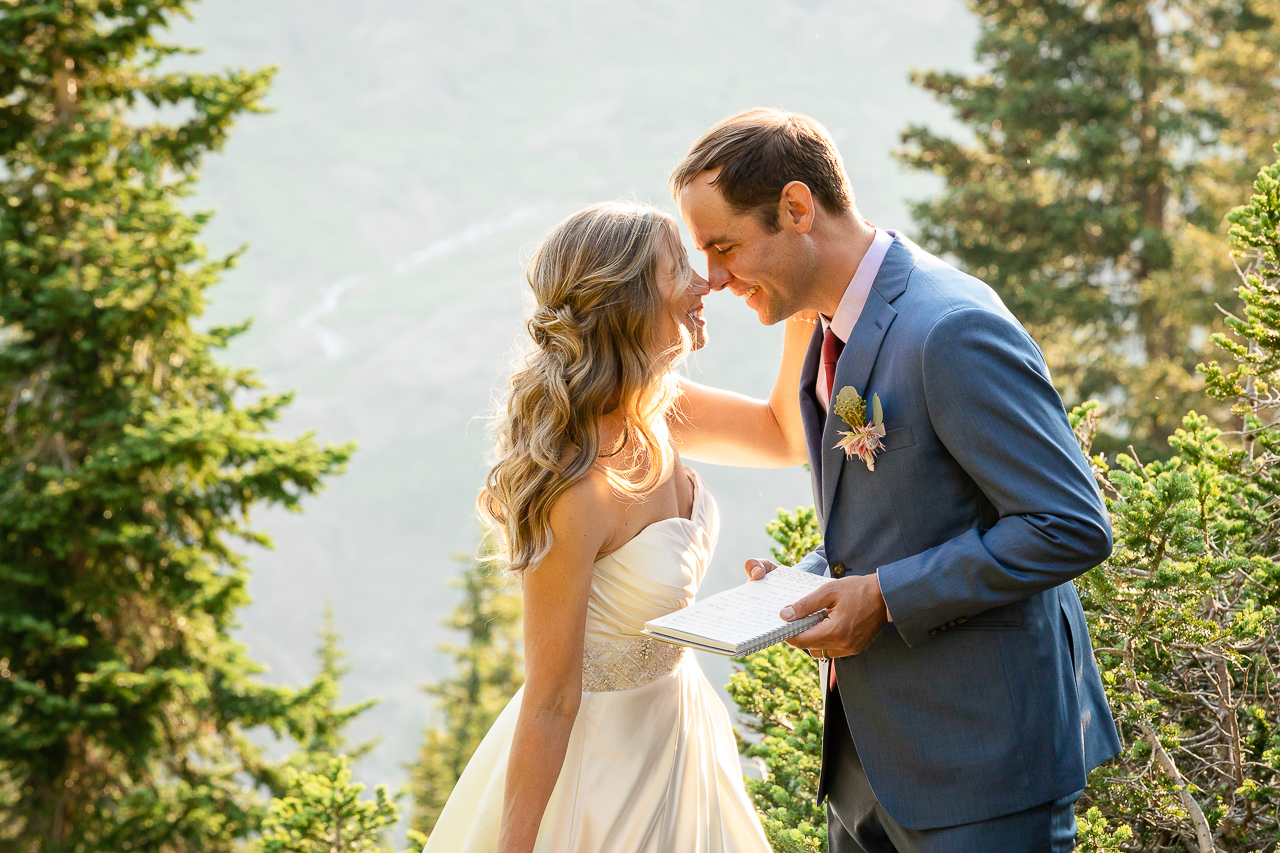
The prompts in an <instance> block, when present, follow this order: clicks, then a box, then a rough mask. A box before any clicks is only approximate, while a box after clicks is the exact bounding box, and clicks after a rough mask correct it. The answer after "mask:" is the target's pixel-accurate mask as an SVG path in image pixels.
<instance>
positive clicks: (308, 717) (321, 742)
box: [289, 604, 382, 772]
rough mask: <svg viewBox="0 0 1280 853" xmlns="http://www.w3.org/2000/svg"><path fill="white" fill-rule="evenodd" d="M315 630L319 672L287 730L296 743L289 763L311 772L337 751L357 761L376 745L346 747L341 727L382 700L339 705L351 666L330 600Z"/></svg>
mask: <svg viewBox="0 0 1280 853" xmlns="http://www.w3.org/2000/svg"><path fill="white" fill-rule="evenodd" d="M317 634H318V635H319V637H320V647H319V648H318V649H316V661H317V662H318V663H319V664H320V667H319V672H318V673H316V677H315V679H314V680H313V681H312V683H311V685H310V686H309V687H308V688H307V690H306V692H305V694H304V697H303V698H304V700H305V701H304V702H303V703H301V705H300V709H301V713H299V714H297V715H296V716H295V718H294V719H293V720H291V721H290V722H291V726H290V731H289V734H290V736H291V737H292V739H293V740H294V742H296V743H297V744H298V749H297V751H296V752H295V753H294V754H293V755H292V756H291V757H290V759H289V763H290V764H291V765H292V766H294V767H296V768H301V769H306V770H310V771H312V772H322V771H325V769H326V768H328V766H329V764H330V760H331V759H334V758H337V757H338V756H340V755H341V756H343V757H345V758H346V759H348V760H349V761H359V760H360V759H361V758H363V757H364V756H365V755H367V754H368V753H369V751H370V750H371V749H373V748H374V747H375V746H377V745H378V740H379V739H374V740H369V741H366V742H364V743H362V744H359V745H358V746H355V747H353V748H348V746H347V739H346V735H345V734H344V730H345V729H346V727H347V725H348V724H350V722H351V721H352V720H354V719H355V718H356V717H358V716H360V715H361V714H363V713H364V712H365V711H367V710H369V709H370V708H372V707H373V706H374V705H377V704H378V703H379V702H380V701H382V700H381V699H377V698H374V699H366V700H364V701H363V702H357V703H356V704H354V705H346V706H339V705H338V699H339V697H340V695H341V682H342V677H343V676H344V675H346V674H347V673H348V672H350V671H351V667H349V666H347V665H346V664H344V663H343V660H344V659H345V658H346V656H347V655H346V652H345V651H343V649H342V636H341V635H340V634H339V633H338V631H337V629H336V628H335V627H334V613H333V605H332V604H330V605H328V606H326V607H325V611H324V622H323V624H322V625H321V627H320V630H319V631H318V632H317Z"/></svg>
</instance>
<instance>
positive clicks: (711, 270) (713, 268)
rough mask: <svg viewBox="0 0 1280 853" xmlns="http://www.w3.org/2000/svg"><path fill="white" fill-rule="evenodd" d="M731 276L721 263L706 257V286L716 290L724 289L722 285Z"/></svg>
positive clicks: (726, 282) (727, 281)
mask: <svg viewBox="0 0 1280 853" xmlns="http://www.w3.org/2000/svg"><path fill="white" fill-rule="evenodd" d="M732 278H733V276H731V275H729V271H728V270H727V269H725V268H724V265H723V264H721V263H720V262H718V261H716V260H714V259H713V258H707V286H708V287H710V288H711V289H712V290H716V291H720V290H724V286H725V285H726V284H728V283H729V280H730V279H732Z"/></svg>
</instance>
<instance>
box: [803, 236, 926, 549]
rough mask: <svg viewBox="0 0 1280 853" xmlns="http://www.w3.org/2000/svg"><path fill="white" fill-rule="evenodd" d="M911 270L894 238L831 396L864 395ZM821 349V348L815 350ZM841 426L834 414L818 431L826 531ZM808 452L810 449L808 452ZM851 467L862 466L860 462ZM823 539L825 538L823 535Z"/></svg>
mask: <svg viewBox="0 0 1280 853" xmlns="http://www.w3.org/2000/svg"><path fill="white" fill-rule="evenodd" d="M914 266H915V258H914V257H913V256H912V253H911V252H910V251H909V250H908V249H907V247H906V246H905V245H904V244H903V241H902V240H901V239H900V238H895V239H894V241H893V245H891V246H890V247H889V251H888V253H887V254H886V255H885V257H884V261H883V262H882V263H881V264H880V271H879V272H878V273H876V280H875V283H874V284H873V285H872V286H871V292H870V293H868V294H867V302H866V304H865V305H863V306H862V313H861V314H859V315H858V322H857V323H855V324H854V326H853V331H852V332H851V333H850V334H849V341H848V343H846V344H845V347H844V352H842V353H841V354H840V361H839V362H838V363H837V364H836V379H835V384H834V385H833V386H832V396H833V397H834V396H835V395H836V394H838V393H839V392H840V389H841V388H844V387H845V386H846V385H852V386H853V387H854V388H855V389H856V390H857V392H858V393H859V394H863V395H865V394H866V393H867V380H868V379H869V378H870V377H871V370H872V368H873V367H875V363H876V357H877V356H878V355H879V353H880V345H881V344H882V343H884V337H885V334H886V333H888V331H889V326H890V325H892V324H893V320H894V318H895V317H897V316H898V312H897V311H896V310H894V307H893V305H891V304H890V303H892V302H893V300H895V299H897V298H898V297H899V296H900V295H902V292H903V291H904V290H906V289H907V277H908V276H909V275H910V274H911V269H912V267H914ZM819 348H821V347H819ZM845 428H846V426H845V423H844V421H842V420H841V419H840V417H839V416H838V415H835V414H834V413H832V414H829V415H827V418H826V425H825V427H824V429H823V431H822V447H821V454H822V455H821V459H822V473H821V478H822V523H823V531H824V534H825V531H826V519H828V518H830V517H831V504H832V503H833V502H834V501H835V496H836V484H837V483H838V482H839V480H840V472H841V471H842V470H843V468H844V465H845V462H846V459H845V455H844V451H843V450H840V449H839V448H837V447H836V444H837V443H838V442H839V441H840V436H839V433H840V431H841V430H843V429H845ZM811 452H812V448H811ZM852 464H855V465H862V464H863V462H862V461H861V460H856V461H855V462H853V463H852ZM824 538H825V535H824Z"/></svg>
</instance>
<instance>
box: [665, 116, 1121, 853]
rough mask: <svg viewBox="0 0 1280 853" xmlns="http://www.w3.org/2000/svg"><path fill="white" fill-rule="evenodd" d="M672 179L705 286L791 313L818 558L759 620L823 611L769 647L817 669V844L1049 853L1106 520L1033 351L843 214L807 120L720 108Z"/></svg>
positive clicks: (1080, 742)
mask: <svg viewBox="0 0 1280 853" xmlns="http://www.w3.org/2000/svg"><path fill="white" fill-rule="evenodd" d="M672 185H673V188H674V189H675V192H676V196H677V199H678V201H679V205H680V209H681V213H682V215H683V216H684V219H685V222H686V223H687V224H688V226H689V229H690V231H691V232H692V234H693V237H694V240H695V241H696V242H697V245H698V248H699V249H701V250H702V251H703V252H704V253H705V254H706V256H707V273H708V274H707V278H708V280H709V281H710V283H711V287H712V288H713V289H715V290H725V289H728V290H730V291H731V292H733V293H734V294H736V295H738V296H741V297H743V298H745V299H746V302H747V305H748V306H749V307H751V308H752V309H754V310H755V311H756V313H757V315H759V318H760V321H761V322H762V323H765V324H766V325H771V324H773V323H777V322H780V321H783V320H786V321H787V322H812V323H814V334H813V339H812V342H811V344H810V347H809V352H808V357H807V359H806V360H805V363H804V367H803V372H802V376H801V385H800V388H801V390H800V408H801V414H802V417H803V420H804V426H805V433H806V438H807V440H808V445H809V460H810V465H811V469H812V475H813V491H814V500H815V504H816V507H817V510H818V519H819V523H820V525H821V529H822V534H823V547H822V548H820V549H818V550H817V551H815V552H814V553H812V554H810V555H809V556H808V557H806V558H805V559H804V560H803V561H802V563H801V564H800V565H801V567H802V568H804V569H807V570H809V571H812V572H816V573H819V574H825V575H828V576H830V577H831V578H832V580H831V581H830V582H829V583H827V584H825V585H824V586H823V587H821V588H820V589H819V590H818V591H817V592H815V593H814V594H812V595H809V596H807V597H805V598H803V599H801V600H799V601H797V602H796V603H795V604H794V605H792V606H791V607H788V608H785V609H784V610H783V613H782V616H783V618H784V619H795V618H799V617H801V616H804V615H807V614H809V613H813V612H816V611H817V610H819V609H824V608H825V609H826V611H827V618H826V619H825V620H824V621H823V622H821V623H819V624H818V625H816V626H814V627H813V628H810V629H809V630H807V631H805V632H804V633H802V634H800V635H798V636H797V637H795V638H794V639H793V640H792V641H791V642H792V644H793V645H795V646H798V647H799V648H803V649H808V650H809V651H810V652H811V653H812V654H814V655H815V656H817V657H820V658H822V659H823V660H822V664H821V665H820V677H821V678H822V681H823V684H824V685H825V686H826V703H825V709H826V710H825V728H824V739H823V769H822V778H821V781H820V783H819V786H818V795H819V798H822V797H825V798H826V801H827V814H828V831H829V835H828V838H829V843H830V849H831V851H832V853H845V851H865V853H881V851H898V853H909V852H910V853H959V851H975V853H1017V851H1037V853H1038V851H1054V853H1057V851H1069V850H1072V849H1073V848H1074V846H1075V835H1076V825H1075V818H1074V813H1073V806H1074V804H1075V801H1076V800H1077V799H1078V798H1079V796H1080V794H1081V793H1082V791H1083V789H1084V786H1085V777H1086V774H1087V773H1088V772H1089V771H1090V770H1091V769H1092V768H1094V767H1096V766H1097V765H1098V764H1100V763H1101V762H1103V761H1105V760H1107V759H1108V758H1110V757H1111V756H1113V755H1115V754H1116V753H1117V752H1118V751H1119V741H1118V738H1117V736H1116V731H1115V725H1114V723H1113V721H1112V718H1111V713H1110V711H1109V710H1108V708H1107V704H1106V697H1105V695H1104V693H1103V688H1102V683H1101V680H1100V679H1099V677H1098V671H1097V666H1096V664H1095V662H1094V659H1093V649H1092V646H1091V645H1090V642H1089V634H1088V629H1087V627H1086V624H1085V619H1084V613H1083V611H1082V610H1081V607H1080V599H1079V597H1078V596H1077V595H1076V590H1075V586H1074V585H1073V584H1072V583H1071V579H1072V578H1074V577H1076V576H1077V575H1079V574H1081V573H1083V572H1085V571H1087V570H1089V569H1090V568H1092V567H1093V566H1096V565H1097V564H1099V563H1101V562H1102V561H1103V560H1104V559H1106V557H1107V555H1108V554H1110V552H1111V527H1110V523H1109V521H1108V517H1107V513H1106V509H1105V507H1104V505H1103V503H1102V499H1101V496H1100V494H1099V493H1098V488H1097V484H1096V483H1095V481H1094V477H1093V475H1092V473H1091V471H1090V469H1089V465H1088V463H1087V461H1086V460H1085V458H1084V455H1083V454H1082V453H1081V452H1080V449H1079V447H1078V446H1077V444H1076V441H1075V438H1074V436H1073V434H1072V431H1071V427H1070V424H1069V423H1068V420H1067V416H1066V412H1065V411H1064V410H1063V405H1062V400H1061V398H1060V397H1059V396H1058V394H1057V392H1056V391H1055V390H1054V388H1053V385H1052V383H1051V382H1050V379H1049V373H1048V369H1047V368H1046V366H1045V363H1044V358H1043V356H1042V355H1041V353H1040V350H1039V348H1038V347H1037V346H1036V344H1035V342H1034V341H1033V340H1032V339H1031V337H1030V336H1029V335H1028V334H1027V332H1026V331H1025V330H1024V329H1023V328H1022V326H1021V325H1020V324H1019V323H1018V321H1017V320H1016V319H1015V318H1014V317H1013V315H1012V314H1010V313H1009V311H1008V310H1007V309H1006V308H1005V306H1004V304H1003V303H1002V302H1001V301H1000V298H999V297H998V296H997V295H996V294H995V292H994V291H992V290H991V288H990V287H988V286H987V285H985V284H983V283H982V282H981V281H978V280H977V279H975V278H973V277H971V276H968V275H965V274H964V273H962V272H960V271H959V270H957V269H955V268H954V267H952V266H950V265H948V264H947V263H945V262H943V261H941V260H939V259H938V258H936V257H934V256H932V255H930V254H928V253H927V252H925V251H923V250H922V249H920V247H918V246H916V245H915V244H914V243H912V242H911V241H910V240H907V239H906V238H905V237H903V236H902V235H900V234H894V233H893V232H891V231H885V230H882V229H877V228H875V227H873V226H872V225H870V224H869V223H867V222H866V221H865V220H863V219H862V217H861V216H860V215H859V214H858V212H857V209H856V207H855V206H854V201H853V195H852V191H851V190H850V188H849V183H848V178H847V177H846V175H845V172H844V165H843V163H842V162H841V160H840V156H839V154H838V152H837V151H836V148H835V145H834V143H833V142H832V140H831V138H830V136H829V134H828V133H827V132H826V130H825V129H824V128H822V126H821V125H819V124H817V123H816V122H814V121H813V120H811V119H808V118H806V117H804V116H800V115H796V114H793V113H786V112H782V111H778V110H751V111H748V112H746V113H742V114H740V115H736V116H733V117H731V118H728V119H726V120H724V121H722V122H720V123H719V124H718V125H716V126H715V127H713V128H712V129H711V130H710V131H708V132H707V133H706V134H705V135H704V136H703V137H702V139H700V140H698V142H696V143H694V145H693V147H692V148H691V149H690V152H689V154H688V155H687V157H686V158H685V160H684V161H683V162H682V163H681V164H680V166H679V167H677V169H676V171H675V172H674V173H673V175H672ZM815 312H816V313H815ZM770 568H772V564H771V563H768V562H767V561H749V562H748V564H747V569H748V572H749V573H751V575H752V576H753V577H763V574H764V572H766V571H768V570H769V569H770Z"/></svg>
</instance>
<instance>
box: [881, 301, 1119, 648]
mask: <svg viewBox="0 0 1280 853" xmlns="http://www.w3.org/2000/svg"><path fill="white" fill-rule="evenodd" d="M921 369H922V370H923V384H924V389H925V402H926V405H927V408H928V414H929V420H930V422H931V425H932V427H933V430H934V432H935V433H936V434H937V436H938V438H939V439H940V440H941V442H942V444H943V445H944V446H945V448H946V449H947V451H948V452H950V454H951V455H952V456H953V457H954V458H955V459H956V461H957V462H958V463H959V464H960V465H961V467H963V468H964V470H965V471H966V472H967V473H968V475H969V476H970V477H971V478H972V479H973V481H974V482H975V484H976V485H977V487H978V488H979V489H980V490H981V491H982V493H983V494H984V495H985V496H986V497H987V499H988V500H989V501H990V502H991V504H992V505H993V507H994V508H995V510H996V516H997V521H996V522H995V524H993V525H992V526H991V528H990V529H987V530H983V529H972V530H969V531H966V532H965V533H962V534H961V535H959V536H957V537H955V538H954V539H951V540H949V541H947V542H944V543H942V544H941V545H938V546H936V547H934V548H931V549H929V550H927V551H925V552H923V553H921V554H916V555H914V556H912V557H908V558H906V559H904V560H898V561H897V562H894V563H889V564H887V565H884V566H881V567H880V569H879V579H880V589H881V592H882V593H883V595H884V599H885V602H886V603H887V604H888V606H889V611H890V612H891V613H893V619H894V624H895V626H896V627H897V629H898V632H899V633H900V634H901V635H902V637H903V639H904V640H905V641H906V642H907V644H908V645H916V644H917V643H921V642H924V641H926V640H928V639H929V636H930V634H929V632H930V631H931V630H932V629H934V628H936V627H938V626H940V625H945V624H947V623H948V622H950V621H952V620H955V619H959V618H968V617H971V616H975V615H977V614H978V613H981V612H983V611H985V610H989V609H991V608H993V607H999V606H1001V605H1004V604H1010V603H1013V602H1015V601H1020V600H1022V599H1025V598H1028V597H1030V596H1032V595H1034V594H1036V593H1038V592H1041V591H1042V590H1046V589H1049V588H1051V587H1055V586H1058V585H1060V584H1063V583H1066V582H1067V581H1069V580H1071V579H1072V578H1074V577H1076V576H1077V575H1080V574H1083V573H1084V572H1086V571H1088V570H1089V569H1091V568H1093V567H1094V566H1096V565H1098V564H1099V563H1101V562H1102V561H1103V560H1105V559H1106V558H1107V556H1108V555H1109V554H1110V553H1111V523H1110V519H1109V518H1108V516H1107V512H1106V509H1105V506H1104V504H1103V502H1102V497H1101V495H1100V494H1099V492H1098V487H1097V484H1096V482H1095V481H1094V477H1093V473H1092V471H1091V470H1090V468H1089V465H1088V462H1087V461H1086V460H1085V458H1084V454H1083V453H1081V452H1080V447H1079V445H1078V444H1077V443H1076V440H1075V436H1074V435H1073V434H1072V432H1071V425H1070V423H1069V422H1068V420H1067V415H1066V412H1065V411H1064V409H1063V406H1062V399H1061V398H1060V397H1059V396H1058V392H1057V391H1056V390H1055V389H1054V387H1053V384H1052V383H1051V382H1050V380H1049V372H1048V368H1047V367H1046V366H1045V364H1044V359H1043V357H1042V356H1041V354H1040V350H1039V348H1038V347H1036V345H1035V343H1034V342H1033V341H1032V340H1031V338H1030V336H1029V335H1027V333H1026V332H1025V331H1024V330H1023V329H1022V328H1021V327H1020V326H1018V325H1017V324H1016V323H1015V322H1014V321H1013V320H1012V319H1010V318H1007V317H1003V316H1001V315H999V314H996V313H994V312H991V311H986V310H983V309H980V308H969V309H962V310H959V311H953V312H951V313H949V314H947V315H945V316H944V317H942V318H941V319H940V320H939V321H938V322H937V323H936V324H935V325H934V327H933V328H932V329H931V330H930V332H929V334H928V336H927V337H926V339H925V343H924V347H923V352H922V364H921Z"/></svg>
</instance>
